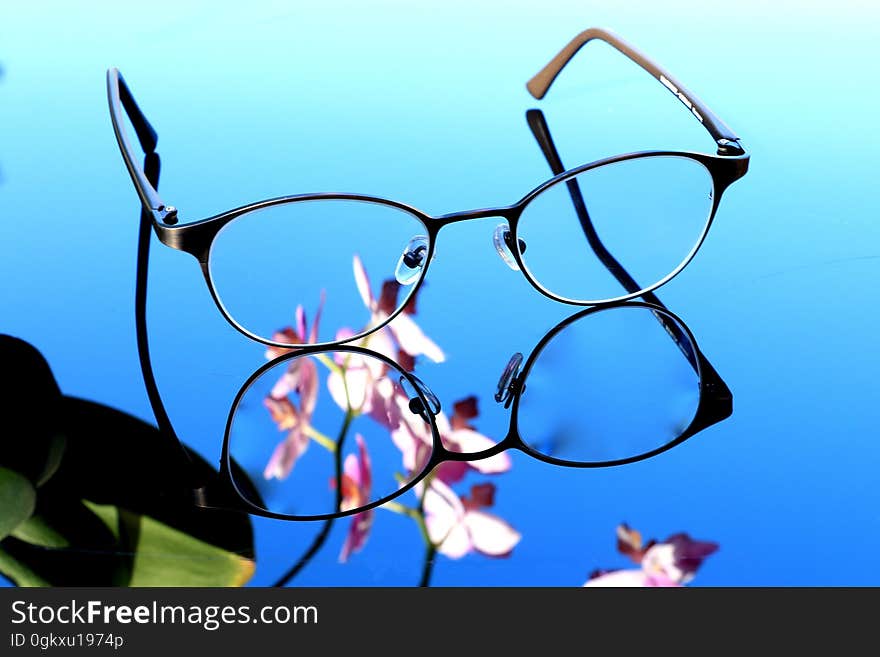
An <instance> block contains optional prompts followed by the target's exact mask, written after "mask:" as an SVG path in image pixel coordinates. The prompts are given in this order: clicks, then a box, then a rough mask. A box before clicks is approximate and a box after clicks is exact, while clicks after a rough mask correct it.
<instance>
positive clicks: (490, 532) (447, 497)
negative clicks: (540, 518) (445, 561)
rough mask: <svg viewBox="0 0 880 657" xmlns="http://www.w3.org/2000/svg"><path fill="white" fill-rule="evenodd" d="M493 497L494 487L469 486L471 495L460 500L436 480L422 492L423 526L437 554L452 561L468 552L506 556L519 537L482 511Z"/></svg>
mask: <svg viewBox="0 0 880 657" xmlns="http://www.w3.org/2000/svg"><path fill="white" fill-rule="evenodd" d="M494 498H495V485H494V484H479V485H476V486H472V487H471V496H470V498H468V497H461V498H459V497H458V495H456V494H455V491H453V490H452V489H451V488H449V486H447V485H446V484H444V483H443V482H442V481H440V480H438V479H435V480H433V481H432V482H431V484H430V486H429V487H428V489H427V490H425V492H424V497H423V505H424V510H425V524H426V525H427V528H428V535H429V536H430V538H431V541H432V542H433V543H434V544H435V545H437V551H438V552H440V553H442V554H445V555H446V556H448V557H451V558H452V559H459V558H461V557H463V556H465V555H466V554H468V553H470V552H474V551H476V552H479V553H481V554H485V555H487V556H490V557H506V556H508V555H509V554H510V553H511V551H512V550H513V548H514V547H515V546H516V544H517V543H519V540H520V534H519V533H518V532H517V531H516V530H515V529H514V528H513V527H511V526H510V525H509V524H508V523H507V522H505V521H504V520H502V519H501V518H499V517H498V516H496V515H492V514H491V513H487V512H486V511H483V509H485V508H488V507H491V506H492V504H493V502H494Z"/></svg>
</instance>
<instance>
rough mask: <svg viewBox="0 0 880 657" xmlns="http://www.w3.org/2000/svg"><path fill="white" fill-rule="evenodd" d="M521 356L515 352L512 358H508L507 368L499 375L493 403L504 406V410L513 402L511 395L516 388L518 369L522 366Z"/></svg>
mask: <svg viewBox="0 0 880 657" xmlns="http://www.w3.org/2000/svg"><path fill="white" fill-rule="evenodd" d="M522 362H523V355H522V354H521V353H519V352H516V353H515V354H514V355H513V356H511V357H510V360H509V361H507V367H505V368H504V371H503V372H502V373H501V378H499V379H498V389H497V390H496V391H495V401H497V402H498V403H499V404H504V408H507V407H509V406H510V403H511V402H512V401H513V395H514V394H515V393H516V386H517V378H516V377H517V375H518V374H519V368H520V367H521V366H522Z"/></svg>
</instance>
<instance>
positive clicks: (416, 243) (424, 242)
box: [394, 235, 428, 285]
mask: <svg viewBox="0 0 880 657" xmlns="http://www.w3.org/2000/svg"><path fill="white" fill-rule="evenodd" d="M427 258H428V236H427V235H416V236H415V237H413V238H412V239H411V240H410V241H409V242H407V244H406V246H405V247H404V248H403V253H401V254H400V259H399V260H398V261H397V267H395V269H394V278H396V279H397V282H398V283H400V284H401V285H411V284H412V283H415V282H416V280H418V278H419V275H420V274H421V273H422V269H424V267H425V264H427V263H426V260H427Z"/></svg>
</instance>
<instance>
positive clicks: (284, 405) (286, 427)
mask: <svg viewBox="0 0 880 657" xmlns="http://www.w3.org/2000/svg"><path fill="white" fill-rule="evenodd" d="M323 306H324V295H323V294H322V295H321V302H320V303H319V304H318V311H317V312H316V313H315V321H314V323H313V324H312V329H311V332H307V327H306V316H305V311H304V310H303V308H302V306H297V308H296V325H297V327H296V329H295V330H294V329H293V328H290V327H288V328H286V329H284V330H282V331H278V332H276V333H275V334H274V335H273V336H272V339H273V340H275V341H276V342H286V343H289V344H292V345H301V344H306V340H308V342H309V343H314V342H315V341H316V340H317V339H318V324H319V322H320V319H321V309H322V308H323ZM289 351H290V349H285V348H283V347H269V349H267V351H266V356H267V357H268V358H275V357H277V356H280V355H281V354H284V353H287V352H289ZM293 393H296V394H298V395H299V407H298V408H297V406H296V405H295V404H294V403H293V402H292V401H291V399H290V395H291V394H293ZM317 401H318V370H317V368H316V367H315V363H314V362H313V361H312V360H311V359H310V358H294V359H292V360H291V361H290V365H289V366H288V368H287V371H286V372H285V373H284V374H283V375H282V376H281V378H280V379H278V381H277V382H276V383H275V385H274V386H273V388H272V391H271V392H270V393H269V396H268V397H266V399H265V400H264V401H263V403H264V404H265V406H266V408H268V409H269V412H270V414H271V415H272V420H273V421H274V422H275V424H276V425H277V426H278V429H279V430H282V431H287V432H288V433H287V436H286V437H285V438H284V440H282V441H281V442H280V443H278V445H277V446H276V447H275V451H274V452H273V453H272V456H271V458H270V459H269V462H268V463H267V464H266V467H265V469H264V470H263V477H265V478H266V479H273V478H274V479H284V478H286V477H287V476H288V475H289V474H290V472H291V470H293V466H294V465H295V464H296V461H297V459H299V458H300V457H301V456H302V455H303V453H305V451H306V448H308V446H309V436H308V429H309V427H310V426H311V421H312V414H313V413H314V412H315V404H316V403H317Z"/></svg>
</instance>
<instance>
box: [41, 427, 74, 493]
mask: <svg viewBox="0 0 880 657" xmlns="http://www.w3.org/2000/svg"><path fill="white" fill-rule="evenodd" d="M47 443H48V444H47V445H46V462H45V464H44V465H43V471H42V472H41V473H40V475H39V476H38V477H37V486H42V485H43V484H45V483H46V482H47V481H49V480H50V479H51V478H52V475H53V474H55V472H56V471H57V470H58V468H59V466H60V465H61V459H62V458H64V449H65V447H67V436H65V435H64V434H62V433H54V434H52V435H51V436H49V438H48V439H47Z"/></svg>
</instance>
